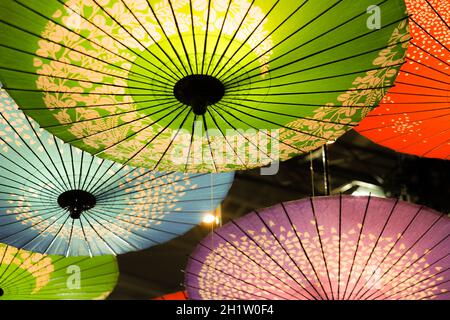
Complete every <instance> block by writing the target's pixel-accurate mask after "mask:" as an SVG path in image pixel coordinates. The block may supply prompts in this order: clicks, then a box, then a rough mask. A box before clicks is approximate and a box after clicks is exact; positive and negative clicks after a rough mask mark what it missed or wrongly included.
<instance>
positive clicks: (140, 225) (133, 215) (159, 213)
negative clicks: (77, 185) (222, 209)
mask: <svg viewBox="0 0 450 320" xmlns="http://www.w3.org/2000/svg"><path fill="white" fill-rule="evenodd" d="M107 209H108V211H100V210H99V209H97V212H98V213H100V214H103V215H106V216H108V217H111V218H115V219H117V220H120V221H123V222H126V223H128V224H133V225H136V226H139V227H145V228H147V229H153V228H151V227H148V226H147V225H145V224H140V223H138V222H132V221H129V220H124V219H121V218H119V215H122V216H126V217H130V218H135V219H136V220H150V221H161V222H168V223H175V224H182V225H190V226H196V225H198V224H197V223H192V222H184V221H173V220H167V219H164V218H161V219H157V218H152V217H148V216H145V217H142V216H138V215H136V214H128V213H124V212H122V210H123V208H114V207H108V208H107ZM114 211H116V213H117V215H116V216H111V215H109V214H108V212H111V213H113V212H114ZM130 211H131V210H130ZM132 212H133V213H136V212H145V213H150V211H149V210H134V209H133V210H132ZM165 213H166V212H164V211H162V212H158V213H157V215H163V216H166V214H165ZM175 213H180V214H184V213H186V211H184V210H182V211H177V212H175ZM195 213H199V214H200V212H199V211H195ZM152 214H153V213H152ZM154 230H157V231H161V230H159V229H154Z"/></svg>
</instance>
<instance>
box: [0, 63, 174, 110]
mask: <svg viewBox="0 0 450 320" xmlns="http://www.w3.org/2000/svg"><path fill="white" fill-rule="evenodd" d="M0 69H1V67H0ZM167 100H169V98H158V99H150V100H140V101H139V103H141V104H142V103H147V102H156V101H167ZM135 103H136V102H135V101H133V102H117V103H105V104H87V105H83V106H81V105H80V106H75V107H63V106H58V107H51V106H50V107H43V108H27V109H26V110H27V111H35V110H36V111H37V110H65V109H69V110H76V109H81V108H83V109H84V108H98V107H102V108H105V107H114V108H115V107H117V106H124V105H134V104H135Z"/></svg>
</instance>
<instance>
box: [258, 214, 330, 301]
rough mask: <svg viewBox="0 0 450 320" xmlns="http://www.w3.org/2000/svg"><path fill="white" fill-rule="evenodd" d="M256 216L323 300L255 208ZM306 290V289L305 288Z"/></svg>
mask: <svg viewBox="0 0 450 320" xmlns="http://www.w3.org/2000/svg"><path fill="white" fill-rule="evenodd" d="M254 212H255V214H256V216H257V217H258V218H259V220H261V222H262V223H263V224H264V226H265V227H266V229H267V230H269V232H270V234H271V235H272V237H273V238H274V239H275V240H276V241H277V243H278V244H279V246H280V247H281V249H283V251H284V253H286V255H287V256H288V258H289V260H291V262H292V263H293V264H294V265H295V266H296V268H297V270H298V271H299V272H300V273H301V275H302V276H303V278H304V279H305V280H306V281H307V282H308V283H309V285H310V286H311V288H312V289H313V290H314V291H315V292H316V293H317V295H318V296H319V298H320V299H321V300H323V297H322V296H321V294H320V293H319V291H318V290H317V289H316V287H315V286H314V285H313V284H312V283H311V281H310V280H309V279H308V277H307V276H306V275H305V273H304V272H303V271H302V269H301V268H300V266H299V265H298V263H297V261H295V260H294V258H293V257H292V256H291V254H290V253H289V251H288V250H286V248H285V247H284V246H283V245H282V243H281V241H280V240H279V239H278V237H277V236H276V235H275V233H274V232H273V230H272V229H271V228H270V227H269V225H268V224H267V223H266V221H264V219H263V218H262V217H261V215H260V213H259V212H258V211H257V210H255V211H254ZM305 290H306V289H305ZM306 291H307V292H308V293H309V294H310V295H312V294H311V293H310V292H309V291H308V290H306Z"/></svg>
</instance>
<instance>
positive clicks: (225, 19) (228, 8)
mask: <svg viewBox="0 0 450 320" xmlns="http://www.w3.org/2000/svg"><path fill="white" fill-rule="evenodd" d="M232 2H233V0H228V5H227V9H226V11H225V16H224V18H223V21H222V26H221V27H220V31H219V36H218V37H217V40H216V44H215V45H214V50H213V52H212V54H211V58H210V59H209V63H208V68H207V69H206V74H209V69H210V68H211V63H212V61H213V59H214V55H215V54H216V52H217V47H218V46H219V42H220V38H221V37H222V33H223V28H224V27H225V23H226V21H227V18H228V13H229V11H230V7H231V3H232Z"/></svg>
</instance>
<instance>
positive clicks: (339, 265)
mask: <svg viewBox="0 0 450 320" xmlns="http://www.w3.org/2000/svg"><path fill="white" fill-rule="evenodd" d="M338 229H339V230H338V232H339V240H338V283H337V299H338V300H340V299H341V296H340V289H341V249H342V247H341V245H342V193H340V194H339V226H338Z"/></svg>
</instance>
